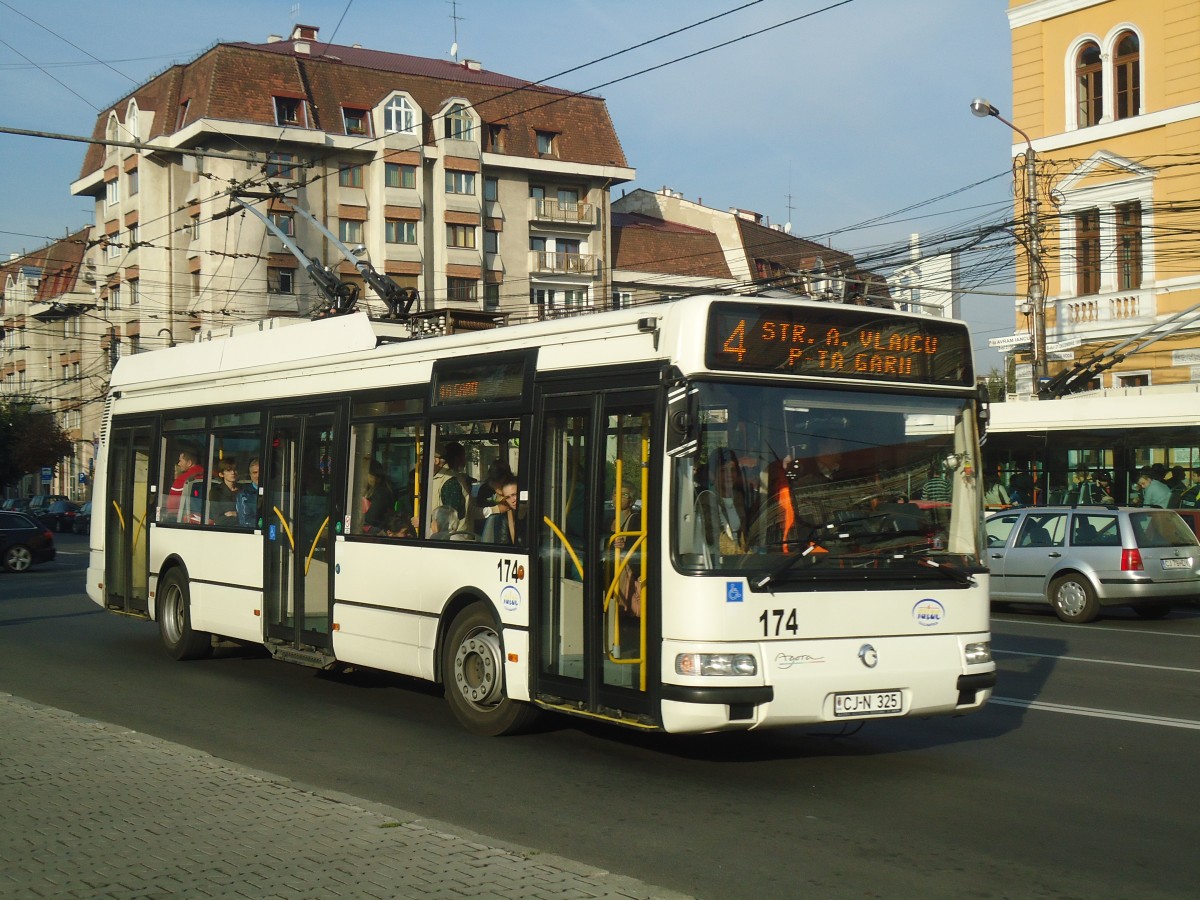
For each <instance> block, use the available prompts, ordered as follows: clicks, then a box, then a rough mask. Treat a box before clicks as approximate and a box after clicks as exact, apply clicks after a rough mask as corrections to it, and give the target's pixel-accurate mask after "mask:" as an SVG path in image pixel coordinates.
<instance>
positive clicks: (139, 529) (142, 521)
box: [121, 510, 150, 547]
mask: <svg viewBox="0 0 1200 900" xmlns="http://www.w3.org/2000/svg"><path fill="white" fill-rule="evenodd" d="M149 514H150V511H149V510H147V511H146V512H145V513H143V514H142V517H141V518H140V519H134V521H135V522H137V531H135V532H134V533H133V546H134V547H136V546H137V542H138V538H140V537H141V536H142V526H143V525H145V524H146V517H147V516H148V515H149ZM121 527H122V528H123V527H124V522H122V523H121Z"/></svg>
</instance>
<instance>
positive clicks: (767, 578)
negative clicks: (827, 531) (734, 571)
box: [754, 528, 817, 593]
mask: <svg viewBox="0 0 1200 900" xmlns="http://www.w3.org/2000/svg"><path fill="white" fill-rule="evenodd" d="M816 531H817V529H815V528H814V529H813V533H814V534H815V533H816ZM816 549H817V543H816V541H814V540H812V539H811V536H810V539H809V542H808V546H807V547H805V548H804V550H803V551H802V552H800V553H797V554H795V555H794V556H789V557H788V558H787V559H786V560H784V562H783V565H781V566H777V567H776V568H775V569H773V570H772V571H770V572H768V573H767V574H766V575H764V576H763V577H762V578H760V579H758V581H756V582H754V586H755V587H756V588H758V589H759V590H762V589H763V588H765V587H769V586H770V584H771V582H772V581H774V580H775V579H776V578H778V577H779V576H780V575H782V574H783V573H784V572H786V571H787V570H788V569H790V568H791V567H792V566H794V565H796V563H798V562H800V560H802V559H805V558H806V557H808V556H810V555H812V552H813V551H814V550H816ZM771 593H775V592H774V591H771Z"/></svg>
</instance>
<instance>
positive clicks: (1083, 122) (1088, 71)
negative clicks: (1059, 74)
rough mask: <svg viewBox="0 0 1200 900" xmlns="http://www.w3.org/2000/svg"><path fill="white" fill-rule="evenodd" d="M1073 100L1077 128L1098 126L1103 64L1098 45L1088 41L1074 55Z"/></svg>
mask: <svg viewBox="0 0 1200 900" xmlns="http://www.w3.org/2000/svg"><path fill="white" fill-rule="evenodd" d="M1075 100H1076V105H1077V106H1078V115H1077V117H1076V123H1077V124H1078V126H1079V127H1080V128H1087V127H1088V126H1089V125H1098V124H1099V123H1100V118H1101V117H1102V116H1103V115H1104V63H1103V60H1102V58H1101V56H1100V45H1099V44H1095V43H1092V42H1090V41H1089V42H1088V43H1086V44H1084V45H1083V46H1082V47H1080V48H1079V52H1078V53H1077V54H1076V55H1075Z"/></svg>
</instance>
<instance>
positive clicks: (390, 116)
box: [383, 95, 417, 134]
mask: <svg viewBox="0 0 1200 900" xmlns="http://www.w3.org/2000/svg"><path fill="white" fill-rule="evenodd" d="M416 129H417V114H416V111H415V110H414V109H413V106H412V104H411V103H409V102H408V100H407V99H405V98H404V97H401V96H399V95H397V96H395V97H392V99H391V100H389V101H388V103H387V106H385V107H384V108H383V130H384V131H386V132H387V133H388V134H412V133H413V132H414V131H416Z"/></svg>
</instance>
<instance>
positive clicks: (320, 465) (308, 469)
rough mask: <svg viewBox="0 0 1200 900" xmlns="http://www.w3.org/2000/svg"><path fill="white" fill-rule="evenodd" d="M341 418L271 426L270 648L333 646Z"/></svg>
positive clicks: (316, 415)
mask: <svg viewBox="0 0 1200 900" xmlns="http://www.w3.org/2000/svg"><path fill="white" fill-rule="evenodd" d="M335 418H336V417H335V413H334V412H333V411H332V410H326V411H312V412H302V413H296V414H288V415H278V416H274V417H272V419H271V422H270V423H269V427H268V431H267V434H268V435H269V438H270V444H269V446H268V448H267V454H266V459H265V463H266V466H267V472H266V481H265V484H266V492H265V497H264V504H263V537H264V541H263V546H264V552H265V555H266V573H265V578H264V594H265V598H264V603H265V609H264V614H265V617H266V625H265V632H266V633H265V637H266V638H267V639H268V644H271V643H283V644H285V645H291V646H294V647H297V648H303V649H306V650H312V651H316V652H318V653H319V652H320V651H322V650H324V649H326V648H328V647H329V646H330V638H329V631H330V624H329V623H330V611H331V608H332V597H333V593H332V592H333V572H332V565H333V548H334V539H333V537H334V522H335V519H334V491H333V485H334V477H335V474H336V473H335V471H334V470H335V468H337V467H336V466H335V460H336V455H335V454H336V451H335V447H336V444H335V439H334V435H335V432H334V423H335ZM271 639H274V641H272V640H271Z"/></svg>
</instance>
